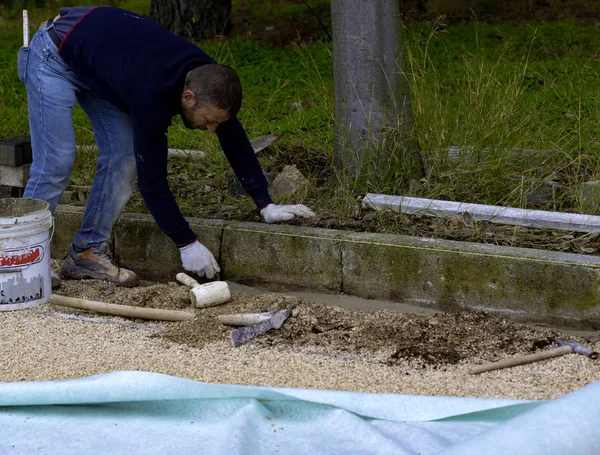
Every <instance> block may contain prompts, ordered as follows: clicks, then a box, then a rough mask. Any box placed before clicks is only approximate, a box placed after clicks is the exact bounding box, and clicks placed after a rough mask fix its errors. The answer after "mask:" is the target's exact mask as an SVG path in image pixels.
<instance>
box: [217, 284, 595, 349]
mask: <svg viewBox="0 0 600 455" xmlns="http://www.w3.org/2000/svg"><path fill="white" fill-rule="evenodd" d="M227 283H228V284H229V289H230V291H231V293H232V294H248V295H260V294H266V293H273V292H278V293H281V294H285V295H293V296H296V297H300V298H302V299H304V300H305V301H307V302H312V303H319V304H323V305H334V306H339V307H342V308H349V309H353V310H365V311H377V310H393V311H398V312H400V313H407V314H425V315H427V314H429V315H434V314H440V313H445V312H444V311H441V310H436V309H431V308H424V307H420V306H415V305H407V304H403V303H398V302H389V301H385V300H372V299H364V298H361V297H356V296H351V295H344V294H332V293H325V292H308V291H286V292H281V291H280V290H277V291H275V290H269V289H266V288H259V287H251V286H245V285H242V284H238V283H234V282H231V281H228V282H227ZM524 325H527V326H530V327H534V328H550V329H558V330H561V331H563V332H565V333H567V334H569V335H572V336H577V337H581V338H588V339H597V338H598V339H600V332H599V331H597V330H596V331H593V330H577V329H573V328H571V327H567V326H564V325H552V324H535V323H529V324H528V323H524Z"/></svg>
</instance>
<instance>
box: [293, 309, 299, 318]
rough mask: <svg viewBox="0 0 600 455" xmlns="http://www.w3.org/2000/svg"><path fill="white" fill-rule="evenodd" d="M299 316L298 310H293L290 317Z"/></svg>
mask: <svg viewBox="0 0 600 455" xmlns="http://www.w3.org/2000/svg"><path fill="white" fill-rule="evenodd" d="M299 314H300V308H294V309H293V310H292V317H293V318H297V317H298V315H299Z"/></svg>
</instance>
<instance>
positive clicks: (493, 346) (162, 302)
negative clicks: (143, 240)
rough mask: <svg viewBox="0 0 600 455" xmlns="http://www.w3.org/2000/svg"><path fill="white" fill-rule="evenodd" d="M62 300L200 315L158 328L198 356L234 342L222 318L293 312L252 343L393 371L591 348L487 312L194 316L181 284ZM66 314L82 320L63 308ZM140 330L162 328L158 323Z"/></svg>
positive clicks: (231, 307) (244, 308) (70, 291)
mask: <svg viewBox="0 0 600 455" xmlns="http://www.w3.org/2000/svg"><path fill="white" fill-rule="evenodd" d="M57 293H58V294H61V295H66V296H70V297H79V298H86V299H92V300H97V301H103V302H109V303H117V304H127V305H134V306H145V307H151V308H163V309H176V310H186V311H194V312H195V314H196V317H195V318H194V319H193V320H191V321H185V322H179V323H159V324H161V325H162V326H163V327H165V328H166V331H165V332H164V333H162V334H159V335H153V336H160V337H162V338H163V339H164V340H166V341H169V342H172V343H175V344H178V345H185V346H188V347H191V348H195V349H201V348H203V347H204V346H206V345H208V344H211V343H214V342H222V341H228V339H229V332H230V330H232V329H233V328H232V327H227V326H224V325H222V324H221V323H220V322H219V321H218V320H217V318H216V316H217V315H219V314H233V313H262V312H267V311H276V310H280V309H284V308H294V309H295V311H294V313H295V317H290V318H289V319H288V320H287V321H286V322H285V323H284V325H283V327H282V328H281V329H279V330H272V331H270V332H267V333H266V334H264V335H261V336H259V337H257V338H255V339H254V340H252V341H251V344H252V345H253V346H256V347H258V348H260V347H264V348H267V347H268V348H276V349H280V350H292V351H302V352H310V353H314V354H321V355H326V356H334V357H347V358H350V359H359V358H360V359H361V360H366V361H371V362H375V363H382V364H387V365H389V366H392V367H393V366H394V365H396V364H400V363H406V361H409V362H412V363H414V364H415V365H417V366H418V365H421V366H423V367H425V366H432V367H434V368H435V367H443V366H445V365H450V364H456V363H459V362H481V361H484V360H485V361H494V360H498V359H500V358H504V357H507V356H512V355H516V354H524V353H530V352H533V351H536V350H539V349H543V348H546V347H547V346H549V345H551V339H552V338H554V337H560V338H563V339H569V340H577V341H579V342H582V343H585V341H583V340H580V339H576V338H573V337H569V336H567V335H565V334H561V333H560V332H558V331H556V330H549V329H534V328H531V327H529V326H525V325H522V324H517V323H514V322H512V321H510V320H507V319H503V318H501V317H497V316H495V315H490V314H486V313H481V312H460V313H446V314H435V315H415V314H402V313H398V312H394V311H390V310H381V311H372V312H368V311H360V310H351V309H345V308H340V307H335V306H327V305H321V304H315V303H311V302H307V301H305V300H303V299H301V298H299V297H294V296H286V295H283V294H263V295H246V294H238V295H234V296H233V298H232V299H231V300H230V301H229V302H228V303H227V304H225V305H221V306H217V307H211V308H205V309H192V308H191V306H190V303H189V297H188V290H187V288H186V287H184V286H181V285H179V284H177V283H167V284H157V283H144V285H142V286H140V287H137V288H132V289H127V288H120V287H117V286H115V285H112V284H109V283H105V282H101V281H97V280H82V281H63V285H62V287H61V288H60V289H59V290H58V291H57ZM60 311H61V312H76V313H77V310H70V309H66V308H62V307H61V308H60ZM79 313H81V312H79ZM136 322H137V323H150V322H151V324H152V325H157V321H150V322H147V321H136ZM231 349H234V348H233V347H231Z"/></svg>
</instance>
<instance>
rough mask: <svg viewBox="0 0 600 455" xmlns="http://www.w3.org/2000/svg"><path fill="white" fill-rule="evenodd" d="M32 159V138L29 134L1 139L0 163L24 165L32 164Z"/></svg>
mask: <svg viewBox="0 0 600 455" xmlns="http://www.w3.org/2000/svg"><path fill="white" fill-rule="evenodd" d="M31 161H32V156H31V138H30V137H29V136H19V137H14V138H11V139H2V140H0V165H3V166H23V165H24V164H30V163H31Z"/></svg>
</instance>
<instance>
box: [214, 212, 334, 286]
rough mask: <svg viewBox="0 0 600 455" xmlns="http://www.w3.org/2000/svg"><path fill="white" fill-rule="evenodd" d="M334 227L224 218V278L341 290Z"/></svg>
mask: <svg viewBox="0 0 600 455" xmlns="http://www.w3.org/2000/svg"><path fill="white" fill-rule="evenodd" d="M339 235H340V234H339V232H338V231H333V230H328V229H316V228H299V227H295V226H285V225H279V226H276V225H267V224H260V223H233V222H231V223H228V226H227V229H225V231H224V232H223V243H222V256H221V257H222V266H223V269H224V270H225V279H227V280H232V281H236V282H240V283H244V284H249V285H261V284H269V286H270V287H272V286H273V285H276V286H277V285H278V286H282V287H283V288H285V289H292V288H295V289H320V290H329V291H339V290H340V287H341V284H342V282H341V268H340V261H341V257H340V254H341V250H340V245H339V243H338V242H337V241H336V238H337V237H338V236H339Z"/></svg>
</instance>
